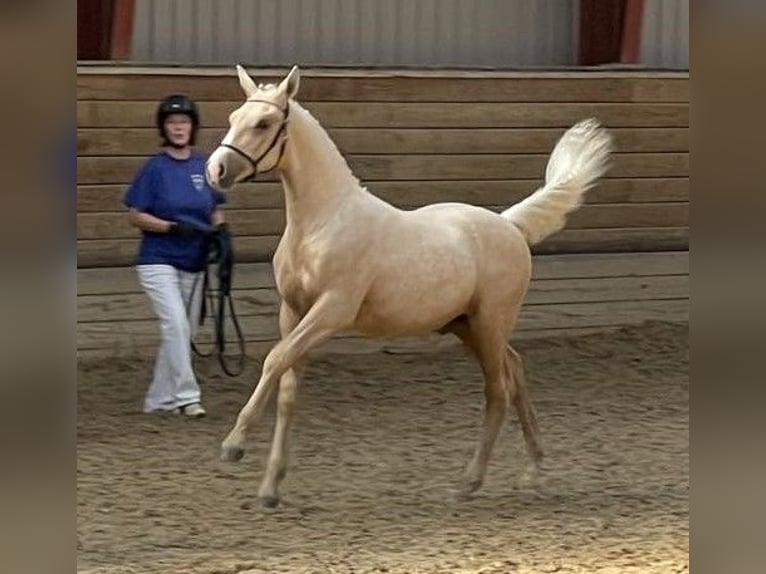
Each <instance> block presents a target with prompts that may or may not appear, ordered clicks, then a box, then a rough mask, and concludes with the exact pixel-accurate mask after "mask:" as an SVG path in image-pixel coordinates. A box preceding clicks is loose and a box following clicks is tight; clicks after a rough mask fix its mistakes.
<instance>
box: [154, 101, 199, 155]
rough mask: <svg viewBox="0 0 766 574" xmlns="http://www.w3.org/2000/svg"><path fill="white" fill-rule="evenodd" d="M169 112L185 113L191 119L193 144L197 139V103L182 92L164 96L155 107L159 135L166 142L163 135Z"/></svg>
mask: <svg viewBox="0 0 766 574" xmlns="http://www.w3.org/2000/svg"><path fill="white" fill-rule="evenodd" d="M171 114H186V115H187V116H189V117H190V118H191V121H192V134H191V141H190V142H189V143H191V145H194V143H195V141H196V139H197V129H198V128H199V112H198V111H197V104H195V103H194V102H193V101H192V100H191V99H190V98H188V97H187V96H184V95H183V94H172V95H170V96H168V97H166V98H165V99H164V100H162V101H161V102H160V105H159V107H158V108H157V118H156V121H157V129H158V130H159V132H160V137H161V138H162V139H163V140H164V143H165V144H167V143H168V142H167V138H166V137H165V120H166V119H167V117H168V116H169V115H171Z"/></svg>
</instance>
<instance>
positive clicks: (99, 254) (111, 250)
mask: <svg viewBox="0 0 766 574" xmlns="http://www.w3.org/2000/svg"><path fill="white" fill-rule="evenodd" d="M279 239H280V237H279V236H262V237H235V238H234V248H235V250H236V253H237V260H238V261H241V262H268V261H271V258H272V257H273V254H274V250H275V249H276V246H277V244H278V243H279ZM688 248H689V229H688V227H645V228H636V229H630V228H628V229H564V230H562V231H560V232H558V233H556V234H555V235H553V236H551V237H550V238H548V239H546V240H545V241H544V242H542V243H540V244H538V245H536V246H535V247H533V249H532V253H534V254H550V253H586V252H592V253H609V252H625V251H684V250H687V249H688ZM137 249H138V239H95V240H78V241H77V266H78V267H115V266H121V265H131V264H132V263H133V261H134V260H135V254H136V252H137Z"/></svg>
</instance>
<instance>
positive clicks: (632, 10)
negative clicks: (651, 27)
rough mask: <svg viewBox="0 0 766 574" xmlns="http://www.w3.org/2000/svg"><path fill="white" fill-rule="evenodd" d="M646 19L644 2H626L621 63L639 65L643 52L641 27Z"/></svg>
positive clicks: (635, 0)
mask: <svg viewBox="0 0 766 574" xmlns="http://www.w3.org/2000/svg"><path fill="white" fill-rule="evenodd" d="M643 18H644V0H625V18H624V20H623V24H622V46H621V49H620V62H622V63H623V64H636V63H638V60H639V57H640V52H641V25H642V23H643Z"/></svg>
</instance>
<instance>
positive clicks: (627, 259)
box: [77, 251, 689, 296]
mask: <svg viewBox="0 0 766 574" xmlns="http://www.w3.org/2000/svg"><path fill="white" fill-rule="evenodd" d="M688 274H689V252H688V251H669V252H656V253H641V252H636V253H619V254H615V253H582V254H569V255H536V256H534V257H533V259H532V275H533V277H534V279H535V280H553V279H599V278H622V277H659V276H669V275H688ZM233 287H234V289H235V290H240V289H245V290H262V289H270V288H273V287H274V276H273V272H272V266H271V264H270V263H239V264H237V266H236V268H235V274H234V284H233ZM134 293H143V291H142V290H141V287H140V285H139V283H138V278H137V275H136V271H135V269H134V268H133V267H109V268H104V269H78V270H77V294H78V296H80V295H120V294H123V295H124V294H134Z"/></svg>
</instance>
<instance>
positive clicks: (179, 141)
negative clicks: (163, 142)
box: [165, 114, 192, 147]
mask: <svg viewBox="0 0 766 574" xmlns="http://www.w3.org/2000/svg"><path fill="white" fill-rule="evenodd" d="M191 134H192V120H191V118H190V117H189V116H187V115H186V114H170V115H169V116H168V117H167V118H166V119H165V135H166V136H167V138H168V140H170V143H172V144H173V145H174V146H177V147H185V146H187V145H189V142H190V140H191Z"/></svg>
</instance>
